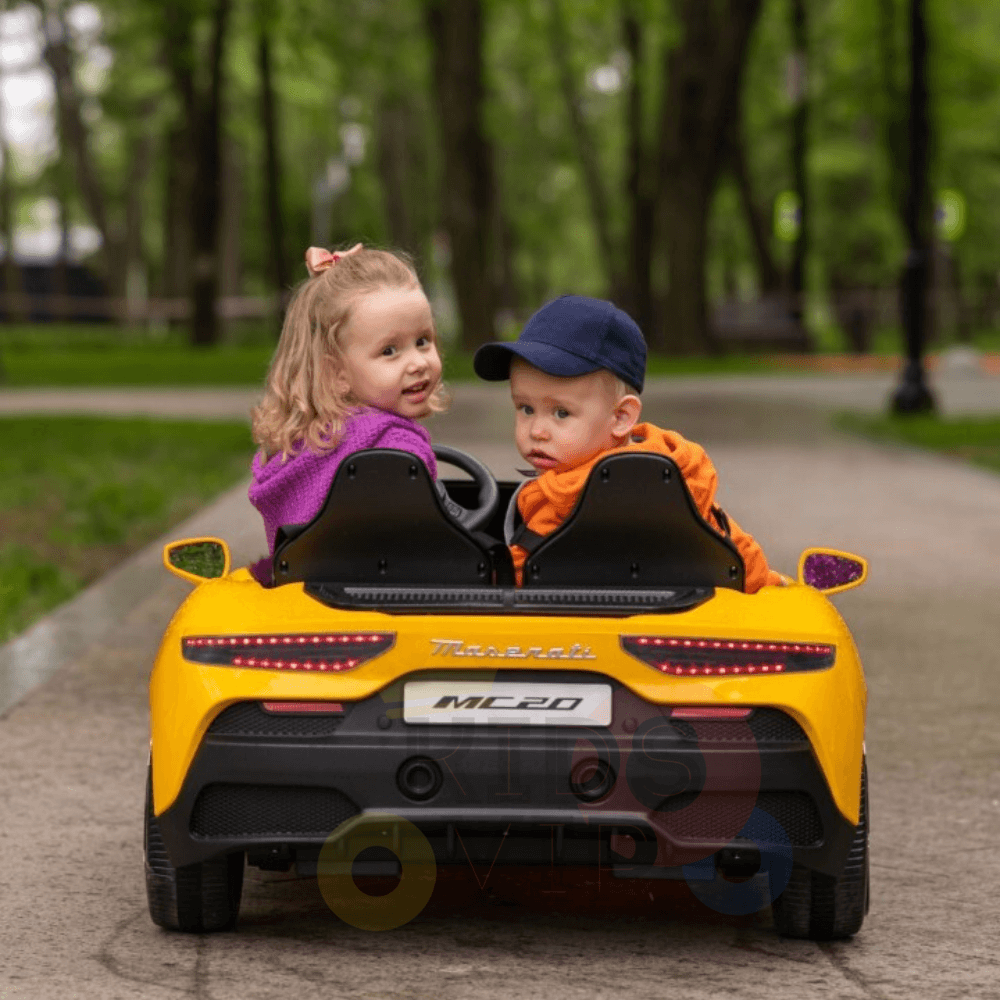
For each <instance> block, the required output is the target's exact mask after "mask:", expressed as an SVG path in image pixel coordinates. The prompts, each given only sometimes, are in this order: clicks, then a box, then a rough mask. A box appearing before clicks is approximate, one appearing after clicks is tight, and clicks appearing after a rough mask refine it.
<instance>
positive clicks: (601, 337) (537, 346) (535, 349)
mask: <svg viewBox="0 0 1000 1000" xmlns="http://www.w3.org/2000/svg"><path fill="white" fill-rule="evenodd" d="M515 356H517V357H519V358H523V359H524V360H525V361H527V362H528V364H531V365H534V366H535V367H536V368H538V369H540V370H541V371H543V372H546V373H547V374H549V375H558V376H561V377H564V378H569V377H572V376H573V375H586V374H587V373H588V372H596V371H599V370H600V369H602V368H603V369H606V370H607V371H609V372H612V373H613V374H615V375H617V376H618V377H619V378H620V379H621V380H622V381H623V382H625V383H626V384H627V385H629V386H631V387H632V388H634V389H635V390H636V391H637V392H642V385H643V382H644V381H645V378H646V341H645V340H644V339H643V336H642V331H641V330H640V329H639V327H638V325H637V324H636V322H635V320H633V319H632V318H631V316H629V315H628V314H627V313H624V312H622V310H621V309H619V308H618V307H617V306H616V305H614V303H612V302H605V301H604V299H589V298H586V297H585V296H583V295H563V296H562V297H561V298H558V299H555V300H554V301H553V302H549V303H548V305H544V306H542V308H541V309H539V310H538V312H536V313H535V315H534V316H532V317H531V319H529V320H528V322H527V323H526V324H525V326H524V329H523V330H522V331H521V335H520V336H519V337H518V338H517V340H516V341H512V342H511V343H499V344H483V346H482V347H480V348H479V350H478V351H476V354H475V357H474V358H473V359H472V366H473V368H475V370H476V374H477V375H478V376H479V377H480V378H482V379H485V380H486V381H487V382H502V381H503V380H504V379H507V378H510V362H511V359H512V358H513V357H515Z"/></svg>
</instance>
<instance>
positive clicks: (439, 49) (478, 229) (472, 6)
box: [426, 0, 496, 349]
mask: <svg viewBox="0 0 1000 1000" xmlns="http://www.w3.org/2000/svg"><path fill="white" fill-rule="evenodd" d="M426 17H427V27H428V32H429V34H430V39H431V43H432V45H433V47H434V91H435V98H436V103H437V109H438V122H439V128H440V134H441V152H442V161H443V164H444V177H443V180H444V191H443V195H442V208H443V216H444V223H445V229H446V230H447V233H448V237H449V240H450V243H451V275H452V282H453V283H454V286H455V298H456V300H457V305H458V315H459V319H460V322H461V326H462V346H463V347H464V348H466V349H472V348H475V347H477V346H479V345H480V344H483V343H486V342H487V341H489V340H492V339H494V311H495V310H494V283H493V264H492V259H491V258H492V254H493V248H494V246H495V237H494V225H495V220H496V209H495V200H496V185H495V180H494V167H493V148H492V146H491V144H490V142H489V140H488V139H487V138H486V135H485V134H484V126H483V102H484V90H485V88H484V82H483V8H482V2H481V0H428V3H427V7H426Z"/></svg>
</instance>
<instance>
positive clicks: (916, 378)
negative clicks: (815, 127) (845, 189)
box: [892, 0, 934, 413]
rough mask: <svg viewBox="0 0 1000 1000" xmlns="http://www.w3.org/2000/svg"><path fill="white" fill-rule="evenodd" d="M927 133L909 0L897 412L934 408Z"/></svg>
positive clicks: (923, 33)
mask: <svg viewBox="0 0 1000 1000" xmlns="http://www.w3.org/2000/svg"><path fill="white" fill-rule="evenodd" d="M930 135H931V127H930V110H929V107H928V94H927V23H926V20H925V14H924V0H910V148H909V157H908V166H909V181H910V183H909V188H908V190H907V195H906V235H907V238H908V241H909V253H908V254H907V258H906V264H905V266H904V268H903V273H902V276H901V278H900V298H901V306H902V315H903V331H904V333H905V335H906V367H905V369H904V371H903V380H902V382H901V383H900V386H899V388H898V389H897V390H896V393H895V395H894V396H893V400H892V405H893V408H894V409H895V410H896V412H898V413H922V412H926V411H927V410H931V409H933V407H934V400H933V397H932V396H931V394H930V391H929V390H928V388H927V385H926V383H925V381H924V369H923V352H924V348H925V347H926V344H927V334H928V323H927V320H928V308H927V285H928V281H929V278H930V271H931V268H930V263H931V262H930V250H931V237H930V229H931V226H930V221H931V212H930V203H931V199H930V190H929V187H928V183H927V180H928V177H927V174H928V165H929V159H930Z"/></svg>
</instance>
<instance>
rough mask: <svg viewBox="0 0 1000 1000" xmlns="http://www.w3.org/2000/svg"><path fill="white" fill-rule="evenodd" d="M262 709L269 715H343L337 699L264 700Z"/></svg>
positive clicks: (341, 705)
mask: <svg viewBox="0 0 1000 1000" xmlns="http://www.w3.org/2000/svg"><path fill="white" fill-rule="evenodd" d="M261 704H262V705H263V706H264V711H265V712H269V713H270V714H271V715H343V714H344V705H343V703H342V702H339V701H264V702H261Z"/></svg>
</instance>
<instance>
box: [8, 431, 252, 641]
mask: <svg viewBox="0 0 1000 1000" xmlns="http://www.w3.org/2000/svg"><path fill="white" fill-rule="evenodd" d="M0 434H2V435H3V440H4V448H3V451H2V453H0V525H2V529H3V531H2V534H3V537H4V539H5V542H4V544H3V546H0V641H3V640H5V639H6V638H9V637H10V636H11V635H13V634H15V633H16V632H18V631H20V630H21V629H23V628H25V627H26V626H27V625H28V624H29V623H30V621H32V620H34V619H35V618H37V617H38V616H39V615H41V614H43V613H44V612H45V611H47V610H48V609H50V608H52V607H53V606H55V605H56V604H58V603H60V602H61V601H64V600H66V599H67V598H68V597H69V596H71V595H72V594H73V593H74V592H75V591H77V590H78V589H79V588H81V587H83V586H85V585H86V584H87V583H89V582H90V581H91V580H93V579H95V578H96V577H97V576H99V575H100V574H101V573H103V572H104V571H105V570H107V569H109V568H110V567H111V566H113V565H114V564H115V563H117V562H118V561H119V560H120V559H121V558H122V557H123V556H125V555H127V554H128V553H130V552H134V551H136V550H137V549H139V548H141V547H142V546H143V545H146V544H148V543H149V542H151V541H152V540H153V539H155V538H156V537H157V536H159V535H160V534H162V533H163V532H164V531H166V530H167V529H168V528H169V527H170V526H171V525H172V524H176V523H177V522H178V521H180V520H182V519H183V518H185V517H187V516H188V515H190V514H192V513H193V512H194V511H195V510H197V509H198V508H199V507H201V506H202V505H203V504H204V503H205V501H206V500H208V499H210V498H211V497H212V496H214V495H216V494H217V493H218V492H220V491H221V490H223V489H225V488H226V487H228V486H229V485H231V484H232V483H234V482H235V481H237V480H238V479H239V478H240V477H241V476H242V475H245V474H246V472H247V469H248V467H249V461H250V456H251V454H252V452H253V446H252V444H251V442H250V437H249V430H248V428H247V427H246V426H245V425H243V424H230V423H211V424H203V423H194V422H185V421H150V420H134V419H133V420H107V419H91V418H83V417H17V418H2V419H0Z"/></svg>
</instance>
